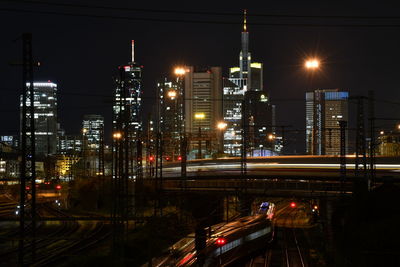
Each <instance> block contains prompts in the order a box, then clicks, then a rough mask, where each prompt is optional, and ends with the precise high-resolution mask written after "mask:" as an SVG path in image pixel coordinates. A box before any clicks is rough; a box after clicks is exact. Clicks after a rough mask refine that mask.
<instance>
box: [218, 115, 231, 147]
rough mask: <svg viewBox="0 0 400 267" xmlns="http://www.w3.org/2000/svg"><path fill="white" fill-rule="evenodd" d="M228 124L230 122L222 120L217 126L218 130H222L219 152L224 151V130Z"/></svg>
mask: <svg viewBox="0 0 400 267" xmlns="http://www.w3.org/2000/svg"><path fill="white" fill-rule="evenodd" d="M227 126H228V124H227V123H226V122H224V121H221V122H219V123H218V124H217V128H218V130H220V137H219V140H220V145H219V153H221V154H222V153H224V130H225V129H226V127H227Z"/></svg>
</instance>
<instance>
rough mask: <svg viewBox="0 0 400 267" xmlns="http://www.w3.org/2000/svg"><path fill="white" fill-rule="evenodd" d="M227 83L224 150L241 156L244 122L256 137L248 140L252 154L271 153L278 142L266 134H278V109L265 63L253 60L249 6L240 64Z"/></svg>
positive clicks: (244, 22) (249, 132)
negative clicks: (266, 84)
mask: <svg viewBox="0 0 400 267" xmlns="http://www.w3.org/2000/svg"><path fill="white" fill-rule="evenodd" d="M223 87H224V90H223V114H224V121H225V122H226V123H227V127H226V130H225V133H224V152H225V153H227V154H229V155H232V156H240V154H241V147H242V129H243V123H244V124H245V125H244V126H245V128H246V134H247V137H249V138H250V140H253V141H252V142H250V143H249V144H248V145H249V146H248V149H249V151H251V154H253V155H261V154H262V155H267V154H269V153H268V151H271V150H273V147H274V144H272V142H271V140H269V141H268V142H267V143H266V142H264V141H265V140H264V139H263V138H264V137H265V135H270V134H275V133H274V130H273V128H272V122H273V121H274V118H273V115H274V112H272V111H273V106H272V105H271V104H270V102H269V98H268V97H267V94H266V93H265V92H264V88H263V64H262V63H258V62H252V58H251V53H250V51H249V32H248V31H247V20H246V10H245V13H244V21H243V31H242V34H241V51H240V54H239V67H232V68H230V71H229V78H228V79H224V85H223ZM245 99H246V101H244V100H245ZM243 103H246V105H248V107H246V108H245V110H246V111H245V113H246V117H245V120H243V119H242V113H243V110H242V104H243ZM257 151H259V153H258V152H257Z"/></svg>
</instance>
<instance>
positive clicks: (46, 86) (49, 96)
mask: <svg viewBox="0 0 400 267" xmlns="http://www.w3.org/2000/svg"><path fill="white" fill-rule="evenodd" d="M27 86H28V84H27ZM33 90H34V116H35V117H34V119H35V141H36V154H37V155H38V156H39V157H42V156H46V155H49V154H54V153H56V151H57V84H55V83H52V82H50V81H49V82H34V83H33ZM20 99H21V100H20V106H21V107H22V96H21V98H20ZM26 106H27V107H29V106H30V102H29V101H27V102H26ZM21 116H22V112H21ZM27 116H29V115H27ZM29 123H30V120H29V118H28V119H27V124H28V125H29ZM28 134H29V133H28Z"/></svg>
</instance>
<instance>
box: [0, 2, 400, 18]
mask: <svg viewBox="0 0 400 267" xmlns="http://www.w3.org/2000/svg"><path fill="white" fill-rule="evenodd" d="M0 2H10V3H13V4H16V3H20V4H33V5H46V6H57V7H70V8H87V9H102V10H108V11H109V10H116V11H125V12H126V11H130V12H143V13H165V14H182V15H211V16H240V17H242V16H243V13H238V12H215V11H191V10H177V9H154V8H153V9H150V8H132V7H128V6H110V5H108V6H105V5H93V4H75V3H65V2H64V3H54V2H48V1H35V0H0ZM246 16H247V17H267V18H268V17H269V18H310V19H315V18H316V19H373V20H385V19H400V16H366V15H364V16H362V15H310V14H306V15H298V14H272V13H249V14H246Z"/></svg>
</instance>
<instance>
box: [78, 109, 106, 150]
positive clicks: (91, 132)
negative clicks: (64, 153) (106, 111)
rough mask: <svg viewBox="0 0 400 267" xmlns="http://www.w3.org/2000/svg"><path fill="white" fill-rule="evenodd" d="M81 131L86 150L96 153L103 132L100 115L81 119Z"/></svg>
mask: <svg viewBox="0 0 400 267" xmlns="http://www.w3.org/2000/svg"><path fill="white" fill-rule="evenodd" d="M82 129H83V133H84V136H85V139H86V142H87V143H86V147H87V148H88V149H91V150H94V151H98V149H99V147H100V142H101V139H102V138H103V132H104V118H103V116H101V115H95V114H90V115H85V116H84V117H83V122H82Z"/></svg>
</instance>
